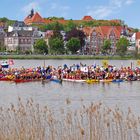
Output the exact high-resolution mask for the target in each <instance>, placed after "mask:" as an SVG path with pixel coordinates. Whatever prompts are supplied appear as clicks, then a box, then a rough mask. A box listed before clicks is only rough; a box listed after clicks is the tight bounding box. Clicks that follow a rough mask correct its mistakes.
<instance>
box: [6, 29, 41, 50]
mask: <svg viewBox="0 0 140 140" xmlns="http://www.w3.org/2000/svg"><path fill="white" fill-rule="evenodd" d="M42 37H43V35H42V34H39V32H38V31H24V30H21V31H12V32H8V33H7V34H6V36H5V40H4V44H5V46H6V50H7V51H17V50H20V51H21V52H25V51H27V50H28V51H34V48H33V45H34V43H35V41H36V40H37V39H40V38H42Z"/></svg>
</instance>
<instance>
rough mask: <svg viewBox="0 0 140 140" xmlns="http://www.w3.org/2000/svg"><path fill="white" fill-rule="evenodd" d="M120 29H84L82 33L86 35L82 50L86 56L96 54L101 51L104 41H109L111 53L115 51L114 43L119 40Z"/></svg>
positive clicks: (105, 27)
mask: <svg viewBox="0 0 140 140" xmlns="http://www.w3.org/2000/svg"><path fill="white" fill-rule="evenodd" d="M120 29H121V27H114V26H99V27H85V28H83V32H84V33H85V35H86V43H85V48H84V50H85V51H86V53H87V54H98V53H99V52H100V51H101V47H102V46H103V43H104V40H106V39H108V40H110V41H111V52H112V53H114V52H115V51H116V43H117V41H118V40H119V38H120V34H121V30H120Z"/></svg>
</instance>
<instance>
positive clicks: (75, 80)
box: [62, 79, 86, 83]
mask: <svg viewBox="0 0 140 140" xmlns="http://www.w3.org/2000/svg"><path fill="white" fill-rule="evenodd" d="M62 80H63V81H68V82H78V83H83V82H86V80H82V79H79V80H78V79H62Z"/></svg>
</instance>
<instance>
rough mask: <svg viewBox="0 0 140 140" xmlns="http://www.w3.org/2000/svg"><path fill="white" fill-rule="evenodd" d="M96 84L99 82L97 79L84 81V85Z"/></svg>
mask: <svg viewBox="0 0 140 140" xmlns="http://www.w3.org/2000/svg"><path fill="white" fill-rule="evenodd" d="M98 82H99V80H97V79H88V80H86V83H88V84H92V83H98Z"/></svg>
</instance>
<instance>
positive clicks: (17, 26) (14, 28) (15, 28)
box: [8, 21, 34, 32]
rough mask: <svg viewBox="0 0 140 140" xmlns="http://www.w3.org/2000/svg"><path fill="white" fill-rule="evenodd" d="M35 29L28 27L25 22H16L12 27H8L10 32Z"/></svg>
mask: <svg viewBox="0 0 140 140" xmlns="http://www.w3.org/2000/svg"><path fill="white" fill-rule="evenodd" d="M33 29H34V28H33V27H32V26H28V25H26V24H25V23H24V22H23V21H16V22H15V23H14V24H13V25H12V26H9V27H8V32H12V31H21V30H25V31H32V30H33Z"/></svg>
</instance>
